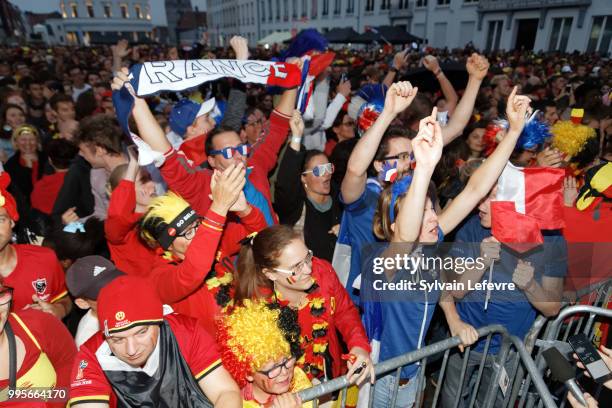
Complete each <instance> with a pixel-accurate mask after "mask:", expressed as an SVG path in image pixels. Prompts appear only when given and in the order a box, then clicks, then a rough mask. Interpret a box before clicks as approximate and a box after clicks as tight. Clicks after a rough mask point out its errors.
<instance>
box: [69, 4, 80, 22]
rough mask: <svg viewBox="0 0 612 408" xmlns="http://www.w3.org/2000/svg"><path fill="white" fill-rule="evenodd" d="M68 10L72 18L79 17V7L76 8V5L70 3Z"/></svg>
mask: <svg viewBox="0 0 612 408" xmlns="http://www.w3.org/2000/svg"><path fill="white" fill-rule="evenodd" d="M70 10H71V11H72V18H78V17H79V6H77V5H76V4H74V3H72V4H71V5H70Z"/></svg>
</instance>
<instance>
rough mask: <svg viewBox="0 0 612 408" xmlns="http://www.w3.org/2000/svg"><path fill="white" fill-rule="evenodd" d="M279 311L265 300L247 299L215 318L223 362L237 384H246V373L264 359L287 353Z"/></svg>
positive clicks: (256, 367) (279, 357)
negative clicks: (227, 313)
mask: <svg viewBox="0 0 612 408" xmlns="http://www.w3.org/2000/svg"><path fill="white" fill-rule="evenodd" d="M279 314H280V312H279V310H273V309H270V308H269V307H268V306H267V305H266V304H265V303H264V302H259V301H251V300H248V299H247V300H244V302H243V305H242V306H238V307H235V308H234V309H232V310H231V313H230V314H229V315H226V316H224V318H223V319H221V320H220V321H219V322H218V328H217V343H218V344H219V346H220V347H221V359H222V361H223V366H224V367H225V368H226V369H227V370H228V371H229V372H230V374H231V375H232V377H234V379H235V380H236V382H238V385H239V386H240V388H243V387H244V386H245V385H246V383H247V380H246V377H247V376H248V375H252V374H253V373H254V372H255V371H257V370H259V369H260V368H261V367H263V366H264V365H265V364H266V363H269V362H270V361H278V360H280V359H281V358H283V357H288V356H290V354H291V351H290V347H289V343H288V342H287V340H286V339H285V336H283V333H282V332H281V330H280V328H279V327H278V323H277V321H278V319H279Z"/></svg>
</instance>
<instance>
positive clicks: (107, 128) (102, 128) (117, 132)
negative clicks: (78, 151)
mask: <svg viewBox="0 0 612 408" xmlns="http://www.w3.org/2000/svg"><path fill="white" fill-rule="evenodd" d="M122 138H123V132H122V130H121V128H120V127H119V124H118V123H117V120H116V119H114V118H113V117H111V116H110V115H96V116H92V117H89V118H85V119H83V120H82V121H81V123H80V125H79V131H78V134H77V136H76V144H77V145H79V144H81V143H85V144H88V145H90V146H91V147H96V146H97V147H102V148H104V150H106V151H107V152H108V153H109V154H114V155H117V154H121V153H122V152H123V148H122V145H121V140H122Z"/></svg>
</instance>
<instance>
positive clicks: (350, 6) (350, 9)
mask: <svg viewBox="0 0 612 408" xmlns="http://www.w3.org/2000/svg"><path fill="white" fill-rule="evenodd" d="M354 12H355V0H348V1H347V2H346V14H353V13H354Z"/></svg>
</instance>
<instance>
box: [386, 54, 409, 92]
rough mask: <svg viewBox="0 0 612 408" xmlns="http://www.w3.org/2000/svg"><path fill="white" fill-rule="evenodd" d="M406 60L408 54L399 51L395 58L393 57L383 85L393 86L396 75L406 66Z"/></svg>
mask: <svg viewBox="0 0 612 408" xmlns="http://www.w3.org/2000/svg"><path fill="white" fill-rule="evenodd" d="M407 59H408V52H407V50H406V51H400V52H398V53H397V54H395V56H393V64H392V65H391V69H390V70H389V72H387V75H386V76H385V79H383V84H384V85H387V86H388V87H389V86H391V84H393V81H394V80H395V78H396V76H397V74H398V73H399V71H400V70H401V69H402V68H404V67H405V66H406V60H407Z"/></svg>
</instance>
